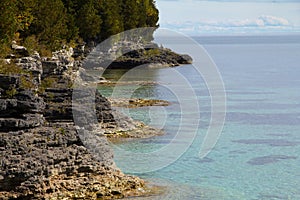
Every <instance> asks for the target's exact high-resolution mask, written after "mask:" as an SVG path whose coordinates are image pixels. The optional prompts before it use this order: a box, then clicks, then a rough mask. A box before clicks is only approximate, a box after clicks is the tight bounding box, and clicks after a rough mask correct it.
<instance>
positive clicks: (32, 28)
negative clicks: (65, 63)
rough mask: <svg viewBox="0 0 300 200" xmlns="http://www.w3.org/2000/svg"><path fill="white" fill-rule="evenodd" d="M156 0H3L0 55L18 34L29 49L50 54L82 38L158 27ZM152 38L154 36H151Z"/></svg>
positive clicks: (0, 14)
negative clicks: (63, 45)
mask: <svg viewBox="0 0 300 200" xmlns="http://www.w3.org/2000/svg"><path fill="white" fill-rule="evenodd" d="M157 22H158V10H157V9H156V7H155V1H153V0H51V1H48V0H1V1H0V57H4V56H5V55H7V53H9V47H10V45H11V42H12V40H14V39H15V35H16V34H17V35H19V36H20V45H25V46H26V47H27V48H28V49H29V51H30V52H32V51H33V50H35V49H36V50H39V51H40V53H41V52H42V54H44V55H45V54H46V55H48V54H49V51H53V50H56V49H59V48H61V45H62V44H69V43H74V41H78V40H80V39H81V38H82V39H83V40H84V41H86V42H88V41H91V40H93V41H96V42H101V41H102V40H104V39H106V38H108V37H109V36H111V35H114V34H117V33H120V32H122V31H124V30H128V29H133V28H139V27H158V25H157ZM150 38H151V37H150Z"/></svg>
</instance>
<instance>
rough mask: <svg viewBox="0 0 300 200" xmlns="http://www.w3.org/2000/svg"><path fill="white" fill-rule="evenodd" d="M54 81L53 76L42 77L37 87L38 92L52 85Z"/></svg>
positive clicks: (42, 91)
mask: <svg viewBox="0 0 300 200" xmlns="http://www.w3.org/2000/svg"><path fill="white" fill-rule="evenodd" d="M56 81H57V80H56V79H55V78H51V77H47V78H44V79H43V80H42V83H41V85H40V87H39V93H44V92H45V89H46V88H52V87H54V85H55V83H56Z"/></svg>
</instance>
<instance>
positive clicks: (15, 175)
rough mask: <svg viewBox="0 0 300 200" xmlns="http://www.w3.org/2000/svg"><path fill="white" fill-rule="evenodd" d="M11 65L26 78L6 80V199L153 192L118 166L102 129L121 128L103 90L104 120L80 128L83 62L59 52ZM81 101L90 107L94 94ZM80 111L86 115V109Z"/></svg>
mask: <svg viewBox="0 0 300 200" xmlns="http://www.w3.org/2000/svg"><path fill="white" fill-rule="evenodd" d="M62 53H64V52H62ZM11 61H13V62H15V63H16V64H17V65H18V66H19V67H21V68H22V69H23V70H24V71H26V73H25V74H17V75H3V74H2V75H0V92H1V93H0V158H1V159H0V197H1V199H3V200H6V199H7V200H8V199H22V200H23V199H25V200H26V199H51V200H54V199H113V198H121V197H126V196H134V195H143V194H145V193H147V192H148V191H147V189H146V186H145V183H144V181H143V180H141V179H139V178H137V177H133V176H128V175H124V174H123V173H122V172H121V171H120V170H119V169H117V168H116V166H115V164H114V162H113V153H112V149H111V147H110V146H109V143H108V142H107V137H106V136H105V135H104V132H105V131H103V129H101V128H100V129H97V127H96V126H97V124H102V125H104V124H105V126H113V127H116V126H118V124H119V123H117V122H116V118H115V116H114V114H113V110H112V109H111V106H110V103H109V101H108V100H107V99H106V98H104V97H103V96H101V94H100V93H99V92H96V94H94V95H95V102H94V103H95V110H96V116H97V122H96V123H95V124H90V126H89V127H85V126H84V125H86V124H83V126H82V127H80V126H79V125H78V124H76V126H75V124H74V119H73V112H74V111H73V112H72V108H73V107H72V106H74V105H72V93H73V92H74V91H73V89H72V87H71V86H72V85H71V83H72V81H73V80H74V77H75V76H76V74H77V73H78V69H79V67H80V63H79V62H77V61H74V60H73V58H71V57H68V55H67V56H61V54H60V53H58V54H56V58H52V59H45V58H39V56H37V55H35V56H30V57H24V58H18V59H14V60H13V59H12V60H11ZM27 72H30V73H27ZM28 74H29V75H28ZM30 74H32V76H31V75H30ZM81 95H82V102H84V101H85V97H86V96H88V95H91V94H90V93H89V91H88V90H87V91H85V90H84V91H83V92H82V94H81ZM76 109H77V111H78V112H80V113H83V116H85V111H84V107H83V106H80V105H75V112H76ZM98 126H99V125H98ZM101 130H102V131H101ZM111 134H115V133H114V132H111ZM91 139H92V141H89V140H91ZM89 142H90V143H89ZM87 145H94V146H93V147H95V148H93V149H91V148H87Z"/></svg>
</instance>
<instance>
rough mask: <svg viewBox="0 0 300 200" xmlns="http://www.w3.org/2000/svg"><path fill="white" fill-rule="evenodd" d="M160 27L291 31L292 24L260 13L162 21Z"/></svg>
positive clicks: (191, 30)
mask: <svg viewBox="0 0 300 200" xmlns="http://www.w3.org/2000/svg"><path fill="white" fill-rule="evenodd" d="M161 27H165V28H170V29H175V30H179V31H181V32H184V33H207V32H230V31H233V32H246V31H252V32H253V31H256V32H259V31H267V30H272V31H285V30H286V31H291V30H293V29H294V26H293V25H292V24H291V23H290V22H289V21H288V20H287V19H285V18H282V17H276V16H270V15H262V16H259V17H258V18H256V19H242V20H221V21H214V20H201V21H198V22H191V21H186V22H174V23H163V24H161Z"/></svg>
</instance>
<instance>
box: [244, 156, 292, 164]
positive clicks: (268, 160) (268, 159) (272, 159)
mask: <svg viewBox="0 0 300 200" xmlns="http://www.w3.org/2000/svg"><path fill="white" fill-rule="evenodd" d="M291 159H293V160H295V159H297V157H296V156H285V155H269V156H262V157H256V158H252V159H251V160H249V161H248V162H247V163H248V164H250V165H266V164H272V163H276V162H279V161H281V160H291Z"/></svg>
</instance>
